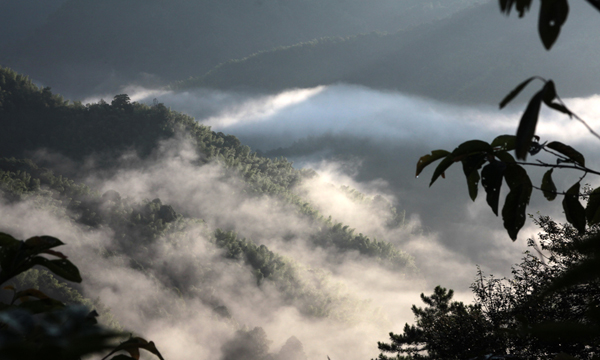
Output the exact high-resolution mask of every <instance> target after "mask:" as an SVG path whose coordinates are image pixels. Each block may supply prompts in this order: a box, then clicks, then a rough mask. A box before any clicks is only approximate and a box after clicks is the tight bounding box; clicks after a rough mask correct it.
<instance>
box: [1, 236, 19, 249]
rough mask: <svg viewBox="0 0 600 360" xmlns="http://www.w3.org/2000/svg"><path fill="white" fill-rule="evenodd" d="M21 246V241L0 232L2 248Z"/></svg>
mask: <svg viewBox="0 0 600 360" xmlns="http://www.w3.org/2000/svg"><path fill="white" fill-rule="evenodd" d="M18 244H19V240H17V239H15V238H14V237H12V236H10V235H8V234H5V233H2V232H0V246H2V247H4V246H15V245H18Z"/></svg>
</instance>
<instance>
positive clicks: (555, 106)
mask: <svg viewBox="0 0 600 360" xmlns="http://www.w3.org/2000/svg"><path fill="white" fill-rule="evenodd" d="M546 105H548V107H551V108H552V109H554V110H556V111H560V112H561V113H564V114H567V115H569V117H573V113H572V112H571V110H569V109H567V108H566V107H565V106H564V105H562V104H558V103H550V104H546Z"/></svg>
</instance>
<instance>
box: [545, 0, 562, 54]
mask: <svg viewBox="0 0 600 360" xmlns="http://www.w3.org/2000/svg"><path fill="white" fill-rule="evenodd" d="M568 14H569V4H568V2H567V0H542V6H541V7H540V18H539V21H538V31H539V33H540V38H541V39H542V43H543V44H544V47H545V48H546V50H550V48H551V47H552V45H553V44H554V42H555V41H556V39H557V38H558V34H560V29H561V27H562V26H563V24H564V23H565V21H566V20H567V16H568Z"/></svg>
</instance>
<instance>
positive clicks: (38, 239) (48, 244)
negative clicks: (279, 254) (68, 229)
mask: <svg viewBox="0 0 600 360" xmlns="http://www.w3.org/2000/svg"><path fill="white" fill-rule="evenodd" d="M25 244H26V245H27V248H28V249H27V252H28V253H29V254H39V253H41V252H42V251H44V250H48V249H51V248H53V247H57V246H60V245H64V243H63V242H62V241H60V240H58V239H57V238H55V237H52V236H34V237H32V238H29V239H27V240H25Z"/></svg>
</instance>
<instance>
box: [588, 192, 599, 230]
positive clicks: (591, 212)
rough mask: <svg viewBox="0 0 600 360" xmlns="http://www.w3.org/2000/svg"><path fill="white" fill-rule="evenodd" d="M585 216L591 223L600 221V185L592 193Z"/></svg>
mask: <svg viewBox="0 0 600 360" xmlns="http://www.w3.org/2000/svg"><path fill="white" fill-rule="evenodd" d="M585 217H586V219H587V221H588V224H590V225H594V224H597V223H599V222H600V187H598V188H595V189H594V191H592V192H591V193H590V198H589V199H588V203H587V206H586V207H585Z"/></svg>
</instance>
